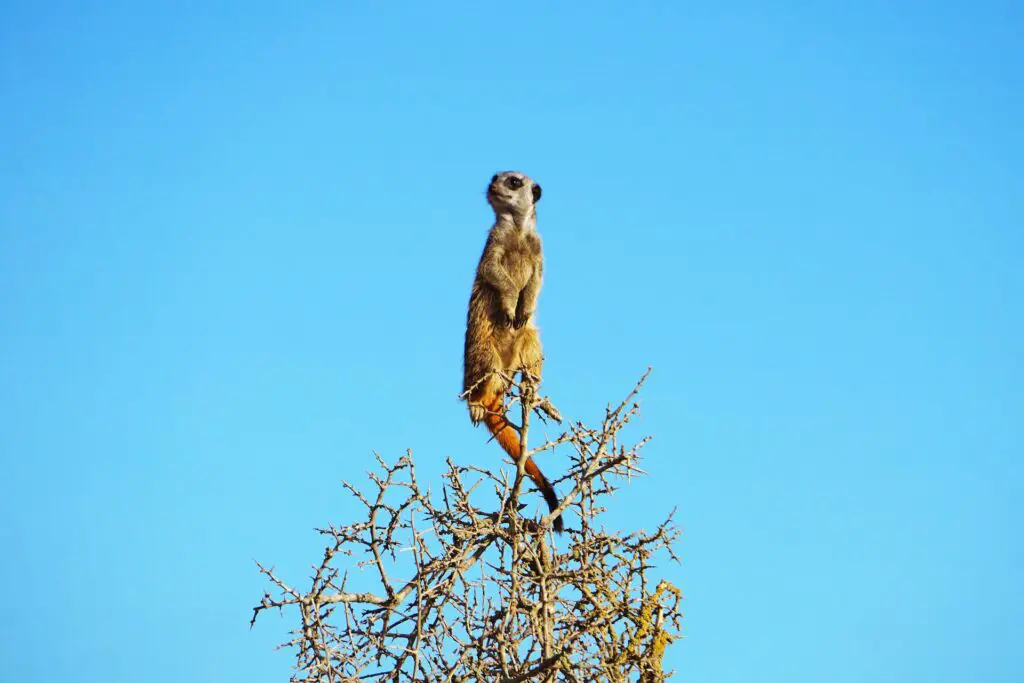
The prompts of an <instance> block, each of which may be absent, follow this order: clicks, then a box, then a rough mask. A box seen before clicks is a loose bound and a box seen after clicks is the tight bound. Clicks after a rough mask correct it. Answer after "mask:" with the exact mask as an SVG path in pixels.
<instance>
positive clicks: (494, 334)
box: [462, 171, 564, 532]
mask: <svg viewBox="0 0 1024 683" xmlns="http://www.w3.org/2000/svg"><path fill="white" fill-rule="evenodd" d="M540 196H541V189H540V185H538V184H537V183H535V182H534V181H533V180H531V179H530V178H529V177H527V176H526V175H524V174H522V173H518V172H514V171H506V172H502V173H498V174H496V175H495V176H494V177H493V178H491V183H490V185H489V186H488V187H487V201H488V202H489V203H490V205H491V208H492V209H494V215H495V221H494V226H493V227H492V228H491V231H490V234H489V235H488V236H487V243H486V245H485V246H484V251H483V254H482V255H481V256H480V263H479V264H478V265H477V269H476V278H475V280H474V281H473V289H472V293H471V294H470V298H469V311H468V313H467V314H466V347H465V354H464V358H463V387H462V388H463V392H465V395H466V396H467V402H468V404H469V419H470V420H471V421H472V422H473V424H474V425H477V424H479V423H481V422H483V423H484V424H485V425H486V426H487V429H488V430H489V431H490V432H491V434H493V435H494V438H495V439H497V441H498V443H499V444H501V447H502V448H504V449H505V452H506V453H508V454H509V455H510V456H511V457H512V459H513V460H514V461H517V462H518V460H519V455H520V453H519V447H520V443H519V434H518V432H517V431H516V430H515V428H513V427H512V425H511V424H509V422H508V420H507V419H506V416H505V407H504V401H503V399H504V396H505V391H506V390H507V389H508V382H507V381H506V380H505V379H504V378H503V377H502V375H505V376H506V377H510V376H511V375H512V374H514V373H515V372H525V373H529V374H530V375H532V376H533V377H536V378H538V379H539V378H540V373H541V364H542V361H543V357H542V356H541V345H540V337H539V335H538V331H537V327H536V325H534V322H533V316H534V312H535V311H536V308H537V296H538V294H539V293H540V285H541V279H542V276H543V272H544V258H543V254H542V251H541V243H540V236H539V235H538V234H537V202H538V201H540ZM525 470H526V473H527V474H528V475H529V477H530V478H531V479H532V480H533V481H534V483H535V484H536V485H537V488H539V489H540V491H541V493H542V494H543V496H544V500H545V501H546V502H547V504H548V507H549V508H550V509H551V510H555V509H557V508H558V504H559V503H558V496H557V495H556V494H555V489H554V487H553V486H552V485H551V483H550V482H549V481H548V480H547V478H546V477H545V476H544V475H543V474H542V473H541V471H540V468H538V467H537V464H536V463H535V462H534V461H533V458H527V460H526V466H525ZM554 526H555V530H556V531H558V532H561V531H562V530H563V528H564V524H563V522H562V518H561V516H559V517H557V518H555V520H554Z"/></svg>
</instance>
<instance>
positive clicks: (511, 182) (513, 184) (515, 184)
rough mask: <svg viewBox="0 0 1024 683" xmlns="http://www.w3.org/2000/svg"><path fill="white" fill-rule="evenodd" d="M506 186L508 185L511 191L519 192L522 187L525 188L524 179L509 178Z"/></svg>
mask: <svg viewBox="0 0 1024 683" xmlns="http://www.w3.org/2000/svg"><path fill="white" fill-rule="evenodd" d="M505 185H507V186H508V187H509V189H512V190H518V189H519V188H520V187H522V186H523V179H522V178H517V177H515V176H514V175H513V176H509V177H508V179H507V180H506V181H505Z"/></svg>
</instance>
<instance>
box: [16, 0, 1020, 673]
mask: <svg viewBox="0 0 1024 683" xmlns="http://www.w3.org/2000/svg"><path fill="white" fill-rule="evenodd" d="M350 4H355V3H337V2H330V3H327V2H304V3H285V2H274V3H270V2H208V3H205V8H204V9H197V8H199V7H200V6H201V3H172V2H150V3H140V2H128V1H124V2H104V3H92V5H93V7H92V8H91V9H84V8H83V7H84V5H85V3H70V2H50V3H41V2H36V3H30V2H14V3H12V2H5V3H3V4H2V8H0V316H2V318H0V386H2V387H3V391H2V392H0V456H2V462H3V474H2V476H0V514H2V516H3V522H2V525H0V534H2V535H0V555H2V561H0V586H3V590H4V597H3V599H2V600H0V634H2V635H0V654H2V656H0V660H2V661H3V669H4V677H5V678H6V679H9V680H12V681H13V680H31V681H116V682H120V681H124V682H134V681H138V680H140V678H144V679H146V680H147V681H154V682H157V683H160V682H162V681H168V682H170V681H180V680H191V681H214V680H227V679H230V680H246V681H254V682H256V681H266V682H270V681H282V680H285V679H286V677H287V675H288V673H289V667H290V666H291V663H292V660H291V657H290V655H288V654H286V653H283V652H275V651H273V650H272V646H273V645H274V644H275V643H276V642H278V641H279V640H280V639H281V638H282V637H283V635H284V630H285V628H286V627H287V626H290V625H291V623H292V622H290V621H282V620H279V619H277V618H276V617H274V616H270V615H268V616H269V617H270V618H267V619H265V620H263V621H261V622H260V623H258V624H257V627H256V628H255V629H254V630H253V631H251V632H250V631H249V628H248V619H249V616H250V608H251V607H252V605H253V604H254V603H255V602H256V600H257V599H258V598H259V596H260V595H261V591H262V590H263V588H264V583H263V581H262V580H261V578H260V577H259V575H258V574H257V572H256V570H255V567H254V565H253V559H256V558H258V559H260V560H263V561H266V562H271V563H276V564H277V566H278V568H279V569H281V571H282V572H283V574H284V575H285V576H287V577H290V578H294V579H296V580H298V579H301V578H302V577H304V576H305V575H306V571H305V568H306V566H307V565H308V564H309V563H311V562H313V561H315V559H316V557H317V555H318V554H319V547H320V546H319V540H318V538H317V537H316V536H315V534H314V532H313V531H312V528H313V527H314V526H316V525H320V524H324V523H326V522H329V521H334V522H344V521H347V520H348V519H350V516H349V515H350V514H352V513H353V509H352V506H351V505H350V504H349V502H348V500H347V499H346V496H345V495H344V493H343V490H342V488H341V486H340V485H339V483H338V482H339V480H341V479H342V478H347V479H359V478H360V477H361V476H362V474H361V473H362V472H363V471H364V470H366V469H368V468H370V467H371V466H372V464H373V460H372V456H371V451H372V450H374V449H375V450H377V451H378V452H380V453H381V454H382V455H383V456H385V457H387V458H389V459H394V458H397V457H399V456H400V455H401V454H402V453H403V452H404V450H405V449H406V448H412V449H413V450H414V454H415V456H416V458H417V460H418V463H419V467H420V476H421V478H423V479H424V480H425V481H433V482H435V486H436V482H437V476H438V474H439V472H440V471H441V468H442V463H443V460H444V458H445V457H448V456H451V457H453V458H455V459H456V460H461V461H464V462H479V463H483V464H497V462H498V461H499V454H498V453H497V448H496V447H495V445H494V444H493V443H492V444H486V443H485V435H484V433H483V431H482V430H479V429H473V428H472V427H471V426H470V424H469V422H468V419H467V416H466V412H465V409H464V406H463V405H461V404H460V403H459V402H458V401H457V399H456V395H457V393H458V391H459V389H460V381H461V368H460V363H461V354H462V334H463V329H464V316H465V312H464V311H465V304H466V300H467V296H468V290H469V285H470V282H471V279H472V276H473V269H474V267H475V263H476V259H477V258H478V256H479V253H480V249H481V247H482V245H483V241H484V238H485V234H486V230H487V228H488V226H489V219H490V212H489V209H488V207H487V205H486V203H485V200H484V196H483V190H484V187H485V185H486V183H487V181H488V179H489V178H490V176H491V174H492V173H494V172H495V171H497V170H501V169H509V168H511V169H520V170H523V171H525V172H527V173H529V174H530V175H532V176H533V177H535V178H536V179H537V180H538V181H539V182H540V183H541V184H542V185H543V187H544V198H543V201H542V203H541V206H540V216H539V220H540V230H541V233H542V235H543V238H544V244H545V249H546V257H547V273H546V281H545V286H544V289H543V291H542V293H541V300H540V308H539V322H540V325H541V328H542V332H543V340H544V344H545V349H546V353H547V358H548V362H547V366H546V382H545V387H546V390H547V391H548V392H549V393H550V394H551V396H552V397H553V398H554V399H555V402H556V403H557V404H558V406H559V407H560V408H561V409H562V411H563V412H564V413H566V414H567V415H568V416H570V417H572V418H581V419H592V418H595V417H596V416H598V415H600V413H601V410H602V406H603V405H604V403H605V402H606V401H608V400H613V399H617V398H619V397H621V396H623V395H624V394H625V393H626V392H627V391H628V390H629V388H630V387H631V386H632V384H633V382H634V381H635V380H636V379H637V378H638V377H639V376H640V374H641V373H642V371H643V370H644V369H645V368H646V367H647V366H648V365H652V366H653V367H654V374H653V375H652V378H651V380H650V384H649V387H648V389H647V391H646V392H645V393H644V395H643V418H642V421H641V422H640V423H639V425H638V426H639V429H638V430H637V431H636V432H635V434H636V435H637V436H639V435H641V434H643V433H651V434H653V435H654V437H655V438H654V441H653V442H652V444H651V446H650V447H649V450H648V451H647V455H648V460H647V463H646V464H647V467H648V469H649V470H650V472H651V473H652V475H653V476H651V477H649V478H647V479H645V480H640V481H637V482H636V483H635V484H634V485H633V486H632V487H631V488H630V489H629V490H626V491H624V492H622V493H621V494H620V495H618V496H617V498H616V500H615V501H614V504H613V505H612V506H611V510H610V512H609V514H608V523H609V524H610V525H615V526H620V527H622V528H635V527H638V526H641V525H648V526H649V525H652V524H654V523H655V522H656V521H658V520H660V519H661V518H662V517H663V516H664V515H665V514H667V513H668V511H669V510H670V509H671V508H673V507H676V506H678V508H679V512H678V519H679V521H680V523H681V524H682V525H683V526H684V528H685V536H684V539H683V542H682V546H681V550H682V556H683V560H684V561H683V564H682V566H679V567H675V566H667V567H665V568H664V570H663V571H664V572H665V576H667V577H668V578H671V579H673V580H675V581H677V582H679V583H681V584H682V585H683V587H684V589H685V593H686V596H687V602H686V615H687V621H686V633H687V636H688V639H687V640H686V641H685V642H683V643H681V644H678V645H676V646H674V647H673V648H672V650H671V654H670V657H671V664H672V665H673V666H675V667H676V668H677V669H678V670H679V672H680V677H679V680H681V681H694V682H698V681H699V682H700V683H717V682H734V681H759V682H766V683H774V682H780V683H781V682H785V683H793V682H807V683H817V682H819V681H833V682H837V683H842V682H850V683H854V682H856V683H861V682H864V683H868V682H870V683H880V682H888V681H892V682H893V683H897V682H898V683H906V682H908V681H912V682H917V681H929V682H930V681H936V682H950V683H952V682H957V683H959V682H961V681H984V682H986V683H1004V682H1005V683H1010V682H1011V681H1012V682H1017V681H1020V680H1024V649H1022V648H1021V646H1020V643H1019V636H1020V634H1021V633H1022V632H1024V616H1022V615H1024V584H1022V581H1021V578H1022V575H1024V542H1022V534H1021V530H1020V526H1021V523H1022V522H1024V462H1022V457H1021V456H1022V455H1024V345H1022V341H1021V339H1022V335H1024V305H1022V304H1021V301H1022V299H1024V274H1022V269H1021V265H1020V264H1021V258H1022V256H1024V161H1022V160H1024V134H1022V123H1021V122H1022V121H1024V89H1022V88H1021V79H1022V75H1024V48H1022V47H1021V38H1020V31H1021V26H1022V25H1024V6H1022V5H1021V4H1020V3H1019V2H1017V3H1013V2H1009V1H1004V2H988V3H974V2H966V1H963V2H941V1H940V2H923V1H918V2H896V3H893V2H881V1H873V0H872V1H866V2H865V1H861V2H846V3H842V4H832V5H826V3H815V4H814V6H812V5H811V3H777V4H776V5H775V6H774V8H773V9H766V7H767V5H766V4H765V3H761V2H746V3H743V2H698V3H682V2H680V3H669V2H658V3H586V5H584V4H582V3H578V4H575V5H570V4H569V3H557V7H552V8H545V6H544V5H543V4H538V3H533V4H526V5H517V4H515V3H485V4H480V3H464V4H456V3H448V4H444V3H442V4H438V5H435V4H433V3H417V4H415V5H414V6H412V7H408V8H403V7H401V6H402V5H404V3H389V4H387V6H386V7H387V9H385V5H383V4H380V3H377V4H375V6H376V7H379V8H378V9H366V8H365V7H360V8H358V9H343V7H344V6H346V5H350ZM144 5H145V7H144ZM360 5H363V3H360ZM365 5H366V6H367V7H368V6H369V5H370V3H365ZM826 7H828V8H826ZM544 464H545V467H546V468H547V469H548V470H549V471H551V472H553V473H559V472H560V471H562V470H564V468H565V465H566V463H565V461H564V460H563V459H559V458H554V459H549V460H548V461H546V462H545V463H544Z"/></svg>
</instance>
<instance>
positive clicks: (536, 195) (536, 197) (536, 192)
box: [533, 183, 540, 204]
mask: <svg viewBox="0 0 1024 683" xmlns="http://www.w3.org/2000/svg"><path fill="white" fill-rule="evenodd" d="M539 201H540V185H537V184H536V183H534V185H533V203H534V204H536V203H537V202H539Z"/></svg>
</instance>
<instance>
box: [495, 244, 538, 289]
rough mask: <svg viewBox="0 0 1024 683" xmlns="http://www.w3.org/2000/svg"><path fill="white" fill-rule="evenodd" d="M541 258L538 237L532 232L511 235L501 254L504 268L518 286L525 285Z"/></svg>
mask: <svg viewBox="0 0 1024 683" xmlns="http://www.w3.org/2000/svg"><path fill="white" fill-rule="evenodd" d="M541 258H542V256H541V248H540V239H539V238H538V237H537V235H535V234H533V233H527V234H525V235H514V236H512V239H510V240H509V241H508V242H507V243H506V244H505V249H504V253H503V254H502V262H503V265H504V266H505V270H506V271H507V272H508V274H509V276H510V277H511V278H512V280H513V281H514V282H515V283H516V284H517V285H518V286H519V287H524V286H526V283H527V282H529V280H530V278H531V277H532V276H533V272H534V270H535V269H536V267H537V266H538V265H540V262H541Z"/></svg>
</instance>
